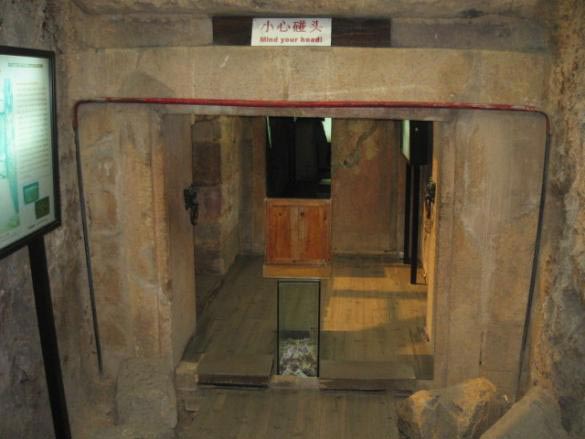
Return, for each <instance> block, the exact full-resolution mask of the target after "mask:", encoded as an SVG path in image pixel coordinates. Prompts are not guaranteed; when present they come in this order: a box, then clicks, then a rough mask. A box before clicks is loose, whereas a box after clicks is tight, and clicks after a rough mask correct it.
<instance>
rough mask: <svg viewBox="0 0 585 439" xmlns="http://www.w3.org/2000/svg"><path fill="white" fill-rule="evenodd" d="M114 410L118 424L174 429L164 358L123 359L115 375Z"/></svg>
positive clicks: (174, 411) (172, 397)
mask: <svg viewBox="0 0 585 439" xmlns="http://www.w3.org/2000/svg"><path fill="white" fill-rule="evenodd" d="M116 409H117V415H118V422H119V423H120V424H129V425H143V426H144V425H148V426H153V428H154V427H158V428H160V429H165V428H166V429H172V428H175V426H176V425H177V401H176V396H175V387H174V383H173V379H172V377H171V372H170V370H169V366H168V363H167V361H166V360H164V359H143V358H133V359H130V360H127V361H125V362H124V363H123V364H122V365H121V366H120V371H119V374H118V382H117V388H116ZM122 437H124V436H122ZM147 437H149V436H147ZM154 438H158V437H157V436H154Z"/></svg>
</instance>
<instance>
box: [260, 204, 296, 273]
mask: <svg viewBox="0 0 585 439" xmlns="http://www.w3.org/2000/svg"><path fill="white" fill-rule="evenodd" d="M292 213H294V212H291V207H290V206H281V205H274V204H272V203H270V202H268V203H266V224H267V236H266V261H267V262H270V263H290V262H292V261H293V260H294V255H293V248H292V245H293V243H292V235H291V230H292V227H293V224H292V219H293V216H294V215H291V214H292Z"/></svg>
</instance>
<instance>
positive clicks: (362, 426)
mask: <svg viewBox="0 0 585 439" xmlns="http://www.w3.org/2000/svg"><path fill="white" fill-rule="evenodd" d="M188 408H189V410H190V412H189V414H188V416H187V417H186V419H182V420H181V422H180V423H179V426H178V428H177V437H178V438H179V439H195V438H206V439H213V438H217V439H252V438H253V439H278V438H307V439H309V438H310V439H349V438H352V439H354V438H368V439H382V438H384V439H398V437H399V436H398V431H397V429H396V415H395V409H394V400H393V397H392V395H391V394H390V393H387V392H355V391H354V392H332V391H320V390H318V389H299V390H292V389H286V390H285V389H263V390H260V389H259V390H255V389H229V388H211V387H210V388H202V387H200V388H199V390H198V392H197V394H196V395H195V396H194V397H192V399H191V400H190V401H189V404H188Z"/></svg>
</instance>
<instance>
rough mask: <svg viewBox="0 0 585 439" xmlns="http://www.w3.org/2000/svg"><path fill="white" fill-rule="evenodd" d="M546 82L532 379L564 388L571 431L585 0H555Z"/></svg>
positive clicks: (579, 312)
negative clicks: (548, 136)
mask: <svg viewBox="0 0 585 439" xmlns="http://www.w3.org/2000/svg"><path fill="white" fill-rule="evenodd" d="M557 6H558V11H557V15H556V17H555V23H554V29H555V30H556V36H555V40H556V44H555V50H554V52H553V53H552V58H551V60H552V70H551V74H550V82H549V89H548V93H547V96H548V103H547V106H548V112H549V114H551V116H552V117H551V128H552V147H551V157H550V166H549V185H548V186H549V187H548V190H547V206H546V209H545V214H544V221H545V229H544V243H543V244H544V246H543V250H542V257H541V262H540V267H541V268H540V273H539V274H540V279H539V285H540V292H539V301H538V302H536V306H535V310H534V314H533V315H534V319H533V322H534V328H535V333H534V334H533V336H532V337H533V340H534V341H533V349H532V358H531V368H532V369H531V377H530V382H531V384H532V383H537V384H542V385H543V387H550V388H553V389H554V390H555V393H556V394H557V395H558V396H559V400H560V405H561V409H562V411H563V423H564V426H565V428H567V429H568V430H569V431H571V430H574V429H575V428H580V427H573V426H572V424H573V422H580V419H579V416H575V414H576V413H578V410H575V408H576V407H573V406H574V405H579V404H580V402H581V401H583V399H584V398H585V368H584V367H583V364H585V331H584V328H585V288H583V285H585V257H584V255H585V161H584V160H583V154H584V145H585V125H584V124H583V120H584V119H585V99H583V90H584V89H585V46H584V45H583V41H584V40H585V3H584V2H583V1H582V0H563V1H560V2H557Z"/></svg>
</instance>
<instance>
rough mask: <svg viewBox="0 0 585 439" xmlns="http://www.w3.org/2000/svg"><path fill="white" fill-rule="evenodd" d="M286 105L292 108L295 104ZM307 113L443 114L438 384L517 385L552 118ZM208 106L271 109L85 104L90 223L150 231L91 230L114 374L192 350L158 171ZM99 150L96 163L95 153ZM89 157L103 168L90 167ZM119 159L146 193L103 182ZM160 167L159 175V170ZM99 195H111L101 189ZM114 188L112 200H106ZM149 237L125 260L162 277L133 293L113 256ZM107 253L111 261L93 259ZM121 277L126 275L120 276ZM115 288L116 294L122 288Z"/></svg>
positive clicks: (435, 335) (217, 111) (433, 332)
mask: <svg viewBox="0 0 585 439" xmlns="http://www.w3.org/2000/svg"><path fill="white" fill-rule="evenodd" d="M278 111H279V112H280V113H281V114H289V113H290V112H291V111H292V110H284V109H283V110H278ZM303 111H305V112H306V113H311V112H312V113H313V114H318V115H331V116H337V117H339V116H340V114H341V115H344V116H346V117H347V116H350V115H351V117H368V118H372V116H373V115H375V116H374V117H375V118H388V119H407V118H408V119H418V120H433V121H436V122H442V123H441V124H440V127H439V129H436V130H435V134H434V135H435V140H436V141H435V145H436V148H437V149H436V151H437V152H438V154H437V160H436V162H437V163H436V166H437V167H438V173H437V183H438V194H439V198H438V200H437V203H436V206H437V211H436V213H435V215H436V216H435V218H436V224H435V227H436V239H435V240H434V241H432V240H431V241H429V246H431V248H432V250H431V253H432V254H434V255H435V256H436V257H435V259H434V263H433V264H431V266H430V267H429V273H430V276H431V280H430V281H429V291H428V295H429V306H430V309H431V310H432V311H431V312H430V313H427V316H428V318H429V321H428V323H427V330H428V332H429V335H430V337H431V342H432V343H433V345H434V353H435V373H434V379H433V383H432V385H434V386H442V385H446V384H449V383H455V382H459V381H462V380H464V379H466V378H470V377H473V376H480V375H481V376H486V377H488V378H490V379H491V380H492V381H493V382H494V383H496V385H497V386H498V387H500V388H502V389H504V390H505V391H506V392H507V393H509V394H514V393H515V389H516V383H517V375H518V367H519V357H520V351H521V340H522V333H523V329H524V317H525V309H526V302H527V298H528V290H529V284H530V273H531V264H532V257H533V254H534V244H535V241H534V237H535V233H536V225H537V221H538V205H539V199H540V188H541V179H542V164H543V159H544V154H543V150H544V134H545V124H544V120H543V119H542V118H541V117H540V116H538V115H535V114H521V113H506V112H490V111H470V110H465V111H463V110H462V111H445V110H440V111H439V110H430V111H426V110H391V109H385V110H382V109H379V110H372V109H369V110H349V109H338V110H303ZM287 112H289V113H287ZM202 113H207V114H210V113H211V114H212V115H226V114H230V115H234V114H236V115H238V116H262V115H266V114H268V113H269V111H268V110H267V109H246V108H214V109H209V108H205V107H203V108H201V107H199V108H197V107H193V108H189V109H185V108H183V107H181V108H177V107H172V106H167V107H164V108H157V109H153V108H149V109H146V108H144V107H133V108H130V107H123V109H122V107H119V106H115V105H108V106H102V107H100V108H99V109H97V108H95V107H91V106H87V107H86V108H85V109H84V110H83V114H82V118H81V134H82V138H81V147H82V153H83V154H85V158H84V169H85V174H86V181H85V184H86V186H87V188H88V192H91V191H93V193H94V194H95V195H96V198H95V200H93V202H96V204H95V205H93V206H92V197H91V196H88V204H89V206H88V208H89V210H90V212H91V222H92V227H94V226H96V225H97V226H98V228H99V227H101V225H100V221H102V220H101V218H114V217H115V218H121V217H120V216H119V215H120V214H122V215H123V217H124V218H125V219H126V221H127V222H128V223H131V224H140V225H142V226H144V227H145V228H146V229H147V230H145V231H144V232H142V233H133V232H135V231H136V230H100V231H99V232H98V230H97V229H95V228H94V229H93V230H90V232H91V233H90V235H91V239H92V250H93V253H92V256H93V258H95V261H94V267H95V270H96V272H98V271H99V270H103V275H101V276H100V275H96V276H95V277H96V287H98V288H96V291H98V296H99V299H98V300H100V301H103V302H104V303H103V304H102V305H99V304H98V305H99V306H98V315H99V314H101V317H100V319H101V321H100V324H101V326H102V328H103V327H104V326H107V325H108V323H107V322H108V321H109V322H110V326H111V328H109V330H103V339H104V343H103V345H104V349H105V350H107V349H110V350H111V353H112V355H111V358H112V359H113V360H112V362H111V366H110V371H111V373H112V374H113V373H114V370H115V364H116V361H120V359H122V358H124V357H125V356H126V357H128V356H149V355H150V356H163V357H165V358H168V361H169V367H173V365H174V364H177V362H178V360H179V358H180V355H181V353H182V352H181V349H180V346H181V345H183V346H184V344H186V341H187V340H188V335H187V333H188V331H186V330H185V328H186V327H187V326H189V327H191V328H192V327H194V323H195V322H194V318H190V319H189V325H185V326H182V325H181V324H179V321H180V319H179V320H175V319H176V318H177V316H176V315H173V310H175V311H177V312H179V310H181V312H182V315H184V314H185V313H184V310H185V309H186V307H185V306H181V305H180V303H181V299H179V298H178V297H175V296H173V295H172V294H170V293H169V289H170V288H172V286H173V282H172V275H170V274H168V273H169V270H170V269H169V264H168V261H169V259H168V258H169V253H171V252H172V250H170V251H169V249H172V247H171V246H169V242H171V241H170V240H169V238H168V236H169V232H168V230H170V229H169V226H168V221H169V208H168V207H166V204H165V198H164V195H163V194H164V192H163V191H162V187H164V186H161V185H160V181H159V180H158V178H160V177H161V176H162V175H163V174H164V172H163V171H162V170H163V169H164V166H165V165H164V163H165V161H164V147H163V146H162V145H164V141H163V140H161V139H164V135H161V132H162V128H164V123H162V122H161V120H164V119H165V118H174V117H177V118H182V120H183V122H182V125H183V126H184V127H185V129H184V130H182V131H181V132H184V133H185V136H184V138H185V139H190V126H191V123H192V122H193V116H192V114H202ZM324 113H327V114H324ZM271 114H274V112H273V111H271ZM127 118H128V119H127ZM139 126H140V127H139ZM120 133H126V134H123V135H121V134H120ZM184 143H185V145H188V146H185V148H190V146H191V145H190V144H189V142H188V141H186V142H184ZM116 145H117V147H118V148H120V146H121V145H126V146H125V147H124V148H123V151H124V154H122V156H121V158H122V160H116V159H114V158H112V157H110V158H108V157H105V156H104V154H106V153H105V151H107V150H108V149H112V148H113V146H116ZM126 147H130V149H129V150H127V149H126ZM133 148H134V149H138V150H140V151H142V152H143V153H144V154H142V155H141V154H137V155H136V156H135V157H132V156H131V155H129V151H132V150H133ZM121 150H122V149H119V151H121ZM88 154H89V155H88ZM92 154H95V159H96V160H93V161H92V160H91V155H92ZM100 155H102V156H104V157H103V160H102V159H98V157H100ZM106 155H107V154H106ZM88 158H90V160H89V161H88ZM88 163H95V164H96V166H94V168H93V169H90V168H91V166H89V165H88ZM108 163H109V164H108ZM166 163H169V162H168V161H167V162H166ZM120 164H122V165H124V166H126V167H127V169H128V170H129V171H131V172H134V173H137V175H138V176H139V178H138V181H139V182H140V185H139V186H136V187H138V188H140V189H141V190H140V191H138V192H139V193H140V194H142V195H143V196H139V197H134V198H133V201H132V200H131V201H129V202H128V203H117V202H116V200H117V199H118V197H119V196H120V195H129V194H130V192H129V191H128V188H130V187H131V186H132V184H134V183H135V182H132V181H129V180H128V179H123V180H121V179H113V180H112V181H110V182H111V183H112V184H113V185H112V186H111V190H106V187H105V186H104V185H102V184H101V182H102V181H103V180H104V179H105V180H106V181H108V178H110V179H112V178H113V176H117V177H119V176H120V175H122V173H120V172H119V170H118V171H116V166H119V165H120ZM155 172H158V176H157V177H156V178H155ZM124 175H126V174H124ZM138 181H137V182H136V183H138ZM165 184H170V183H165ZM100 192H104V193H105V192H112V193H111V194H106V195H104V196H102V195H103V194H101V193H100ZM97 195H99V197H97ZM108 197H109V198H110V199H111V200H112V203H102V202H101V201H103V200H106V199H108ZM98 198H99V200H98ZM132 202H139V204H138V207H140V208H139V209H138V208H134V207H132V206H134V205H133V204H132ZM113 205H114V206H117V207H115V208H114V207H112V206H113ZM131 207H132V208H131ZM148 212H150V214H149V213H148ZM137 214H138V216H136V217H131V215H137ZM183 214H184V212H183ZM116 215H118V216H116ZM130 218H132V219H131V220H130ZM116 223H117V224H119V223H120V222H119V221H117V222H116ZM145 236H153V237H154V240H155V242H156V245H152V241H151V240H149V241H148V243H149V244H146V245H147V248H142V249H141V251H138V252H137V253H136V255H138V257H134V255H133V256H131V257H130V256H128V255H127V254H125V255H124V256H123V258H124V260H125V262H126V263H127V264H129V265H127V267H130V268H131V269H136V270H138V272H140V270H146V271H147V272H150V273H151V274H152V275H150V276H142V275H141V276H139V279H140V282H139V288H136V289H135V291H137V294H136V295H131V294H127V291H129V290H126V289H124V288H123V287H121V286H120V285H122V284H121V282H126V281H128V279H132V277H131V276H129V275H128V271H123V272H122V271H121V269H120V267H122V266H123V265H122V264H118V263H110V264H108V263H109V262H111V261H115V260H116V259H115V258H114V257H113V256H114V255H116V253H115V248H116V247H117V248H120V247H122V248H125V249H131V248H133V247H132V245H128V246H124V245H123V246H120V245H119V243H120V242H124V243H126V242H127V243H129V244H138V243H143V241H144V237H145ZM140 237H142V238H140ZM433 247H434V248H433ZM136 248H140V247H139V246H137V247H136ZM100 251H101V254H100ZM100 260H101V262H102V263H95V262H99V261H100ZM165 270H166V271H165ZM161 273H167V274H166V275H161ZM116 274H120V275H122V277H123V278H124V279H123V280H117V279H116V277H115V276H116ZM100 288H102V290H101V291H102V292H103V293H102V294H99V291H100ZM106 291H107V292H108V294H105V292H106ZM145 292H148V293H145ZM113 294H117V296H114V297H112V295H113ZM120 304H123V306H120ZM129 309H131V310H132V311H131V312H129V311H128V310H129ZM194 315H195V314H194V313H193V316H194ZM181 328H183V329H181ZM178 334H181V335H178ZM177 340H180V342H179V341H177ZM173 343H174V345H175V348H173V347H172V346H173ZM502 352H505V355H502Z"/></svg>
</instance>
